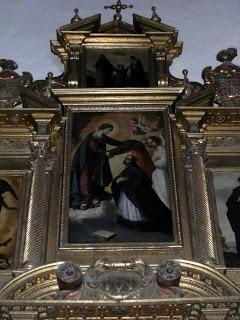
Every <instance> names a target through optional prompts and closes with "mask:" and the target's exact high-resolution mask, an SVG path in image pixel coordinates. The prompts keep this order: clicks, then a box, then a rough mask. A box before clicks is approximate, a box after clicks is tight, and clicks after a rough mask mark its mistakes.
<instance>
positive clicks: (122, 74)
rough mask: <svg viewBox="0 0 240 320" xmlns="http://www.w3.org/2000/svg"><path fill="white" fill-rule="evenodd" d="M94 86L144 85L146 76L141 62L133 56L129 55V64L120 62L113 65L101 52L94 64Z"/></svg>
mask: <svg viewBox="0 0 240 320" xmlns="http://www.w3.org/2000/svg"><path fill="white" fill-rule="evenodd" d="M95 68H96V87H105V88H109V87H144V86H146V77H145V72H144V67H143V64H142V62H141V61H140V60H139V59H137V58H136V57H135V56H130V64H129V66H127V67H125V66H124V65H123V64H122V63H119V64H117V66H114V65H113V64H112V63H111V62H110V61H109V60H108V59H107V58H106V56H105V55H104V54H101V55H100V57H99V59H98V60H97V62H96V64H95Z"/></svg>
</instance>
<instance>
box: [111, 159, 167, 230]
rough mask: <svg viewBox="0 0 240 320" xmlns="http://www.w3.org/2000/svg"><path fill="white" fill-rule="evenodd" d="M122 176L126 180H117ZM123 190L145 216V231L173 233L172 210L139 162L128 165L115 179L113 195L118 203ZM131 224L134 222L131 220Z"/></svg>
mask: <svg viewBox="0 0 240 320" xmlns="http://www.w3.org/2000/svg"><path fill="white" fill-rule="evenodd" d="M120 177H122V178H124V181H121V182H117V181H118V178H120ZM122 192H124V193H125V195H126V197H127V198H128V199H129V200H130V201H131V202H132V203H133V205H134V206H135V207H136V208H138V210H139V211H140V212H141V214H142V215H143V216H144V218H145V221H146V223H145V227H146V230H144V229H142V230H143V231H160V232H164V233H168V234H172V219H171V211H170V210H169V209H168V208H167V207H166V206H165V204H164V203H163V202H162V201H161V200H160V198H159V197H158V195H157V194H156V192H155V191H154V190H153V188H152V181H151V179H150V178H149V177H148V176H147V175H146V174H145V172H144V171H143V170H142V169H141V168H140V167H139V166H138V165H137V164H134V165H131V166H129V167H127V168H126V169H125V170H123V171H122V173H121V174H120V175H119V176H118V177H116V178H115V179H114V181H113V183H112V195H113V198H114V200H115V202H116V203H117V204H118V203H119V199H120V196H121V193H122ZM121 220H122V219H121V218H120V221H121ZM130 225H132V223H131V221H130V220H129V226H130Z"/></svg>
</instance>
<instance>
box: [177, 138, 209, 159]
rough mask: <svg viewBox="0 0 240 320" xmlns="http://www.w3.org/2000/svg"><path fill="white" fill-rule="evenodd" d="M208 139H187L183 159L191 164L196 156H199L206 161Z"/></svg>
mask: <svg viewBox="0 0 240 320" xmlns="http://www.w3.org/2000/svg"><path fill="white" fill-rule="evenodd" d="M206 146H207V141H206V139H205V138H197V139H196V138H194V139H187V142H186V148H185V149H184V150H183V152H182V160H183V161H184V162H185V163H186V164H190V163H191V160H192V159H193V157H194V156H199V157H201V158H202V160H203V161H204V162H205V161H206V159H207V156H206Z"/></svg>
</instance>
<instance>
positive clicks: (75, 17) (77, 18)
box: [71, 8, 81, 23]
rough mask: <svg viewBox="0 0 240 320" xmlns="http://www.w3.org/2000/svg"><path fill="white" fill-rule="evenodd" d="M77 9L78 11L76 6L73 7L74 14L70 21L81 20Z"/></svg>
mask: <svg viewBox="0 0 240 320" xmlns="http://www.w3.org/2000/svg"><path fill="white" fill-rule="evenodd" d="M78 11H79V10H78V9H77V8H76V9H74V12H75V15H74V16H73V17H72V19H71V23H74V22H78V21H80V20H81V18H80V17H79V15H78Z"/></svg>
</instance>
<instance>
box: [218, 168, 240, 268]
mask: <svg viewBox="0 0 240 320" xmlns="http://www.w3.org/2000/svg"><path fill="white" fill-rule="evenodd" d="M213 181H214V188H215V196H216V204H217V212H218V220H219V227H220V232H221V238H222V245H223V252H224V259H225V264H226V265H227V266H228V267H240V171H239V172H236V171H217V172H214V173H213Z"/></svg>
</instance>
